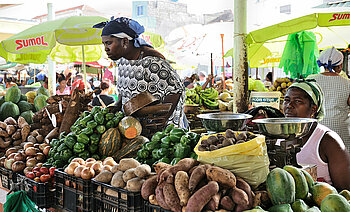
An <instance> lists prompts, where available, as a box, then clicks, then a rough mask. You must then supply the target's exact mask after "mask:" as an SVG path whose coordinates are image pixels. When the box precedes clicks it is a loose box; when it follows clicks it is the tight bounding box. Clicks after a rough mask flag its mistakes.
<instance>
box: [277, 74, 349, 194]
mask: <svg viewBox="0 0 350 212" xmlns="http://www.w3.org/2000/svg"><path fill="white" fill-rule="evenodd" d="M323 102H324V98H323V92H322V90H321V88H320V87H319V86H318V84H317V83H316V82H315V81H310V80H306V81H305V80H303V81H299V82H296V83H293V84H292V85H291V86H290V87H289V88H288V90H287V93H286V94H285V97H284V102H283V110H284V114H285V116H286V117H300V118H315V119H317V120H318V121H320V120H322V118H323V116H324V108H323ZM302 145H303V147H302V148H301V151H300V152H299V153H297V155H296V156H297V162H298V163H299V164H316V165H317V177H318V181H325V182H327V183H329V184H331V185H333V186H334V187H335V188H337V189H338V190H343V189H350V177H347V176H349V175H350V155H349V153H348V152H347V150H346V148H345V145H344V142H343V141H342V139H341V138H340V137H339V135H338V134H337V133H335V132H334V131H332V130H330V129H329V128H327V127H326V126H324V125H322V124H319V123H317V122H315V123H313V125H312V127H311V130H310V132H309V133H308V134H307V135H306V136H304V137H303V138H302Z"/></svg>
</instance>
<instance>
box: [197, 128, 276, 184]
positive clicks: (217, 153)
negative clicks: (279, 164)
mask: <svg viewBox="0 0 350 212" xmlns="http://www.w3.org/2000/svg"><path fill="white" fill-rule="evenodd" d="M239 133H240V132H235V134H236V136H237V134H239ZM220 134H223V135H225V133H220ZM215 135H216V134H215ZM209 136H211V135H208V136H203V137H202V138H201V139H200V141H199V142H198V144H197V146H196V147H195V148H194V151H195V152H196V154H197V155H198V161H200V162H201V163H209V164H215V165H216V166H219V167H221V168H225V169H228V170H230V171H231V172H232V173H234V174H235V175H236V176H238V177H241V178H243V179H244V180H245V181H246V182H247V183H249V185H250V186H252V187H253V188H255V187H257V186H259V185H260V184H261V183H263V182H265V181H266V177H267V175H268V173H269V165H270V161H269V157H268V155H267V146H266V143H265V136H263V135H257V137H256V138H254V139H252V140H250V141H247V142H244V143H241V144H235V145H231V146H227V147H223V148H220V149H217V150H214V151H199V150H198V146H199V145H200V144H201V143H202V140H204V139H207V138H208V137H209Z"/></svg>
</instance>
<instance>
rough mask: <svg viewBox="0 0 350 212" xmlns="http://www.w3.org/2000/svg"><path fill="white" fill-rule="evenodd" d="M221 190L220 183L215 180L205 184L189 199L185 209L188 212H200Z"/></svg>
mask: <svg viewBox="0 0 350 212" xmlns="http://www.w3.org/2000/svg"><path fill="white" fill-rule="evenodd" d="M218 192H219V184H218V183H217V182H215V181H211V182H209V183H208V184H207V185H205V186H203V187H202V188H201V189H199V190H198V191H197V192H196V193H194V194H193V195H192V196H191V198H190V199H189V200H188V203H187V206H186V209H185V211H186V212H200V211H202V209H203V208H204V206H205V205H206V204H208V202H209V201H210V199H211V198H212V197H213V196H214V195H215V194H216V193H218Z"/></svg>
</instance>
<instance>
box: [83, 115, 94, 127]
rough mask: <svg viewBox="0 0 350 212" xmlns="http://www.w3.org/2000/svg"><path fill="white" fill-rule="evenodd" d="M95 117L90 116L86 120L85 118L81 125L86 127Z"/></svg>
mask: <svg viewBox="0 0 350 212" xmlns="http://www.w3.org/2000/svg"><path fill="white" fill-rule="evenodd" d="M93 118H94V117H93V116H92V115H88V116H86V117H85V118H83V119H82V120H80V125H81V126H83V127H86V124H87V123H88V122H89V121H91V120H92V119H93Z"/></svg>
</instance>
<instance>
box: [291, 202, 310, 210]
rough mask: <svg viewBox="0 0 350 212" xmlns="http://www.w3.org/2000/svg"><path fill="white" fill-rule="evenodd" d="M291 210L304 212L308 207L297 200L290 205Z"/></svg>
mask: <svg viewBox="0 0 350 212" xmlns="http://www.w3.org/2000/svg"><path fill="white" fill-rule="evenodd" d="M292 209H293V211H294V212H305V211H306V210H307V209H309V206H308V205H307V204H306V203H305V202H304V200H302V199H297V200H295V202H293V204H292Z"/></svg>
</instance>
